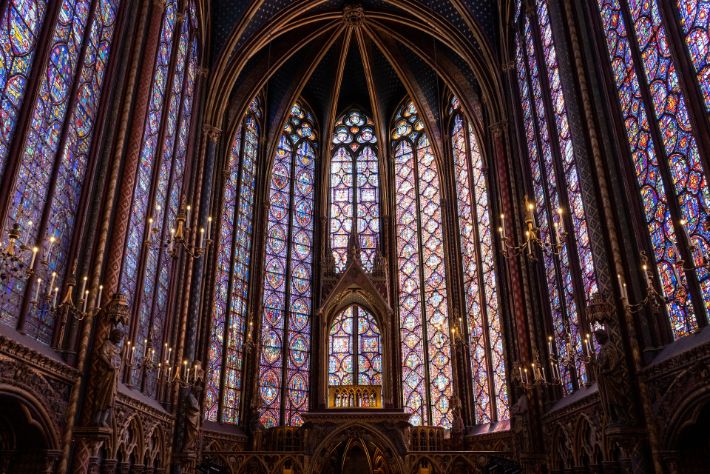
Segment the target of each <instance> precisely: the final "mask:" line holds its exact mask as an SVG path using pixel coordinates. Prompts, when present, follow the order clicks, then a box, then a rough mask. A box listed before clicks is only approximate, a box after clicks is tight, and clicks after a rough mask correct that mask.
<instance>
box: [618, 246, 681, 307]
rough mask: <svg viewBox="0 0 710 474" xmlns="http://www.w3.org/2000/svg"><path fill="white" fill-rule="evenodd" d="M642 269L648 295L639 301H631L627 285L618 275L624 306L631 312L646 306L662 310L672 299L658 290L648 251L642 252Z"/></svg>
mask: <svg viewBox="0 0 710 474" xmlns="http://www.w3.org/2000/svg"><path fill="white" fill-rule="evenodd" d="M641 269H642V271H643V281H644V285H645V287H646V296H645V297H644V299H643V300H641V301H639V302H638V303H631V302H630V301H629V295H628V292H627V291H626V285H625V284H623V283H622V282H621V277H620V276H618V278H619V284H620V285H621V298H622V301H623V303H624V307H625V308H626V309H627V310H628V311H630V312H631V313H638V312H640V311H642V310H643V309H644V308H649V309H650V310H651V311H652V312H657V311H660V309H661V308H662V307H663V306H664V305H666V304H667V303H668V302H669V301H670V300H669V299H668V298H667V297H666V296H664V295H662V294H661V293H659V292H658V291H657V290H656V287H655V285H654V284H653V273H652V272H651V266H650V265H649V260H648V256H647V255H646V252H641Z"/></svg>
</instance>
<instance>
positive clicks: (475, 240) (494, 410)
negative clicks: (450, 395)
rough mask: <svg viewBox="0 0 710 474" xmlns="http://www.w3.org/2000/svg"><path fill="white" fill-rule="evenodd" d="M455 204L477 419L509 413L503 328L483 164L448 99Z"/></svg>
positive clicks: (473, 139) (455, 103) (457, 105)
mask: <svg viewBox="0 0 710 474" xmlns="http://www.w3.org/2000/svg"><path fill="white" fill-rule="evenodd" d="M451 110H452V112H453V117H452V130H451V149H452V151H453V162H454V171H455V173H454V175H455V179H456V204H457V214H458V219H459V236H460V241H461V259H462V267H463V283H464V294H465V303H466V310H465V314H466V323H467V324H466V326H467V329H468V342H469V348H470V351H471V354H470V356H471V357H470V360H471V374H472V375H473V396H474V402H475V405H474V417H475V421H476V423H478V424H482V423H490V422H491V421H494V420H505V419H508V418H509V404H508V389H507V386H506V379H505V374H506V372H505V357H504V353H503V332H502V324H501V317H502V314H501V312H500V310H499V304H498V286H497V284H496V274H495V264H494V260H495V248H494V245H493V240H492V235H491V215H490V214H491V213H490V208H489V194H488V184H487V179H486V173H485V165H484V159H483V155H482V153H481V148H480V146H479V142H478V138H477V137H476V134H475V132H474V131H473V127H472V126H471V123H470V122H468V120H467V119H466V118H465V117H464V115H463V114H462V113H461V111H460V103H459V101H458V99H456V98H455V97H454V98H453V99H452V101H451Z"/></svg>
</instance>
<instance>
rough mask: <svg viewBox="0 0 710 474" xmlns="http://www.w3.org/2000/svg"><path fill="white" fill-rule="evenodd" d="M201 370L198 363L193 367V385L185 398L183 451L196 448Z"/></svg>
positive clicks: (198, 427) (198, 426)
mask: <svg viewBox="0 0 710 474" xmlns="http://www.w3.org/2000/svg"><path fill="white" fill-rule="evenodd" d="M202 379H203V377H202V368H201V366H200V365H199V362H197V363H196V367H195V383H194V384H193V385H192V387H191V388H190V390H189V391H188V393H187V397H186V398H185V442H184V444H183V449H184V450H185V451H192V450H194V449H195V447H196V441H197V433H198V431H199V429H200V395H201V394H202Z"/></svg>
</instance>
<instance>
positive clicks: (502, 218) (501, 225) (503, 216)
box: [499, 214, 505, 239]
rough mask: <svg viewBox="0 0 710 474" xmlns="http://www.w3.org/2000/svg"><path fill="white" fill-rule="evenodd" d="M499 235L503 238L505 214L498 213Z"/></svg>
mask: <svg viewBox="0 0 710 474" xmlns="http://www.w3.org/2000/svg"><path fill="white" fill-rule="evenodd" d="M499 230H500V236H501V237H502V238H504V239H505V214H501V215H500V228H499Z"/></svg>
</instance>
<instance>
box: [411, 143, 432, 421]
mask: <svg viewBox="0 0 710 474" xmlns="http://www.w3.org/2000/svg"><path fill="white" fill-rule="evenodd" d="M423 136H424V135H420V136H418V137H417V139H416V140H415V141H414V142H412V165H413V166H412V173H413V175H414V189H415V196H416V203H417V216H416V217H417V249H418V252H419V258H418V260H419V261H418V265H417V267H418V268H417V271H418V272H419V281H420V283H419V294H420V298H421V299H420V303H419V309H420V311H421V315H422V316H421V324H422V346H423V350H422V355H423V356H424V383H425V389H424V397H425V399H426V413H425V414H424V415H425V416H423V417H422V423H425V422H426V424H427V425H429V426H431V424H432V418H431V387H430V385H431V380H430V375H429V362H430V361H429V328H428V318H427V314H426V305H425V304H424V302H425V301H426V290H425V286H426V282H425V280H424V246H423V245H422V202H421V195H420V183H419V140H420V139H421V138H422V137H423ZM430 146H431V145H430Z"/></svg>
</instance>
